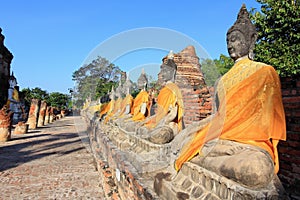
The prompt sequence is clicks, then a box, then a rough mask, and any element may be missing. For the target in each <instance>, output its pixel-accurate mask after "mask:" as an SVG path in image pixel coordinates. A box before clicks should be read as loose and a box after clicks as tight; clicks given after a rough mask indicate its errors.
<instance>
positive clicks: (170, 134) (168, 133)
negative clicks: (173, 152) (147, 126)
mask: <svg viewBox="0 0 300 200" xmlns="http://www.w3.org/2000/svg"><path fill="white" fill-rule="evenodd" d="M173 138H174V131H173V130H172V128H170V127H169V126H162V127H157V128H155V129H154V130H153V131H151V133H150V135H149V136H148V140H149V141H150V142H153V143H155V144H166V143H169V142H171V141H172V140H173Z"/></svg>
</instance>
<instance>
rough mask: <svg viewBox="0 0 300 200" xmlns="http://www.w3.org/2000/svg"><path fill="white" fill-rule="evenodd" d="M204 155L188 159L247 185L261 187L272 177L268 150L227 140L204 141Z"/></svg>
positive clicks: (272, 165)
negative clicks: (205, 142)
mask: <svg viewBox="0 0 300 200" xmlns="http://www.w3.org/2000/svg"><path fill="white" fill-rule="evenodd" d="M202 152H203V154H204V155H205V156H201V155H198V156H196V157H194V158H193V159H192V160H191V161H190V162H192V163H195V164H197V165H199V166H201V167H203V168H205V169H208V170H211V171H213V172H215V173H217V174H219V175H222V176H225V177H226V178H229V179H231V180H233V181H236V182H238V183H240V184H243V185H245V186H247V187H250V188H263V187H265V186H267V185H268V184H269V183H270V182H271V181H272V179H273V177H274V164H273V160H272V158H271V156H270V155H269V153H268V152H267V151H265V150H263V149H261V148H258V147H255V146H253V145H248V144H242V143H238V142H234V141H229V140H221V139H220V140H217V141H211V142H208V143H207V144H206V145H204V146H203V148H202Z"/></svg>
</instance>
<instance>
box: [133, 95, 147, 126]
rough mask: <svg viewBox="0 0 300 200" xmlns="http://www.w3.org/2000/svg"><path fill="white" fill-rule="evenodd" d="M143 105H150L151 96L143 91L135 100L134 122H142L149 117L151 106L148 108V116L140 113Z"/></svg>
mask: <svg viewBox="0 0 300 200" xmlns="http://www.w3.org/2000/svg"><path fill="white" fill-rule="evenodd" d="M143 103H146V104H147V105H149V104H148V103H149V94H148V92H146V91H144V90H142V91H141V92H140V93H139V94H138V95H137V96H136V97H135V99H134V102H133V106H132V110H131V114H132V118H131V119H132V120H133V121H142V120H144V119H145V118H146V117H147V116H148V115H149V106H147V111H146V114H145V115H144V114H143V113H141V112H140V110H141V106H142V104H143Z"/></svg>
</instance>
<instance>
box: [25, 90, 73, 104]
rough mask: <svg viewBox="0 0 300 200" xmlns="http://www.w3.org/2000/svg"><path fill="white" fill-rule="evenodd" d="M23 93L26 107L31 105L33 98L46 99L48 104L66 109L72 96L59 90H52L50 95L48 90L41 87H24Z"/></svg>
mask: <svg viewBox="0 0 300 200" xmlns="http://www.w3.org/2000/svg"><path fill="white" fill-rule="evenodd" d="M21 94H22V96H23V97H24V101H25V105H26V107H29V106H30V104H31V100H32V99H39V100H45V101H46V102H47V104H48V105H50V106H54V107H57V108H62V109H65V108H66V106H67V105H68V102H69V101H70V96H69V95H67V94H62V93H59V92H52V93H50V95H49V94H48V92H47V91H46V90H42V89H41V88H39V87H36V88H32V89H30V88H23V89H22V90H21Z"/></svg>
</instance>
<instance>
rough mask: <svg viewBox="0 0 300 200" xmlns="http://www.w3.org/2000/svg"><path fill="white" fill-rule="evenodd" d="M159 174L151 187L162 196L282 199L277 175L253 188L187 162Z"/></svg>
mask: <svg viewBox="0 0 300 200" xmlns="http://www.w3.org/2000/svg"><path fill="white" fill-rule="evenodd" d="M165 174H167V173H165ZM160 177H163V175H158V176H157V177H156V181H155V185H154V188H156V192H157V193H158V194H159V196H160V197H161V198H162V199H212V200H223V199H228V200H229V199H239V200H249V199H250V200H251V199H253V200H255V199H278V200H279V199H280V200H281V199H285V197H284V195H283V193H284V189H283V188H282V186H281V184H280V181H279V179H278V177H277V176H274V179H273V180H272V181H271V182H270V184H269V185H268V187H266V188H264V189H259V190H253V189H250V188H247V187H244V186H242V185H241V184H238V183H236V182H234V181H232V180H229V179H227V178H225V177H223V176H219V175H217V174H216V173H214V172H212V171H208V170H206V169H204V168H202V167H200V166H198V165H195V164H193V163H191V162H187V163H185V164H184V165H183V166H182V169H181V170H180V171H179V173H178V174H177V175H176V176H174V177H170V176H166V178H160ZM179 197H181V198H179Z"/></svg>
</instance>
